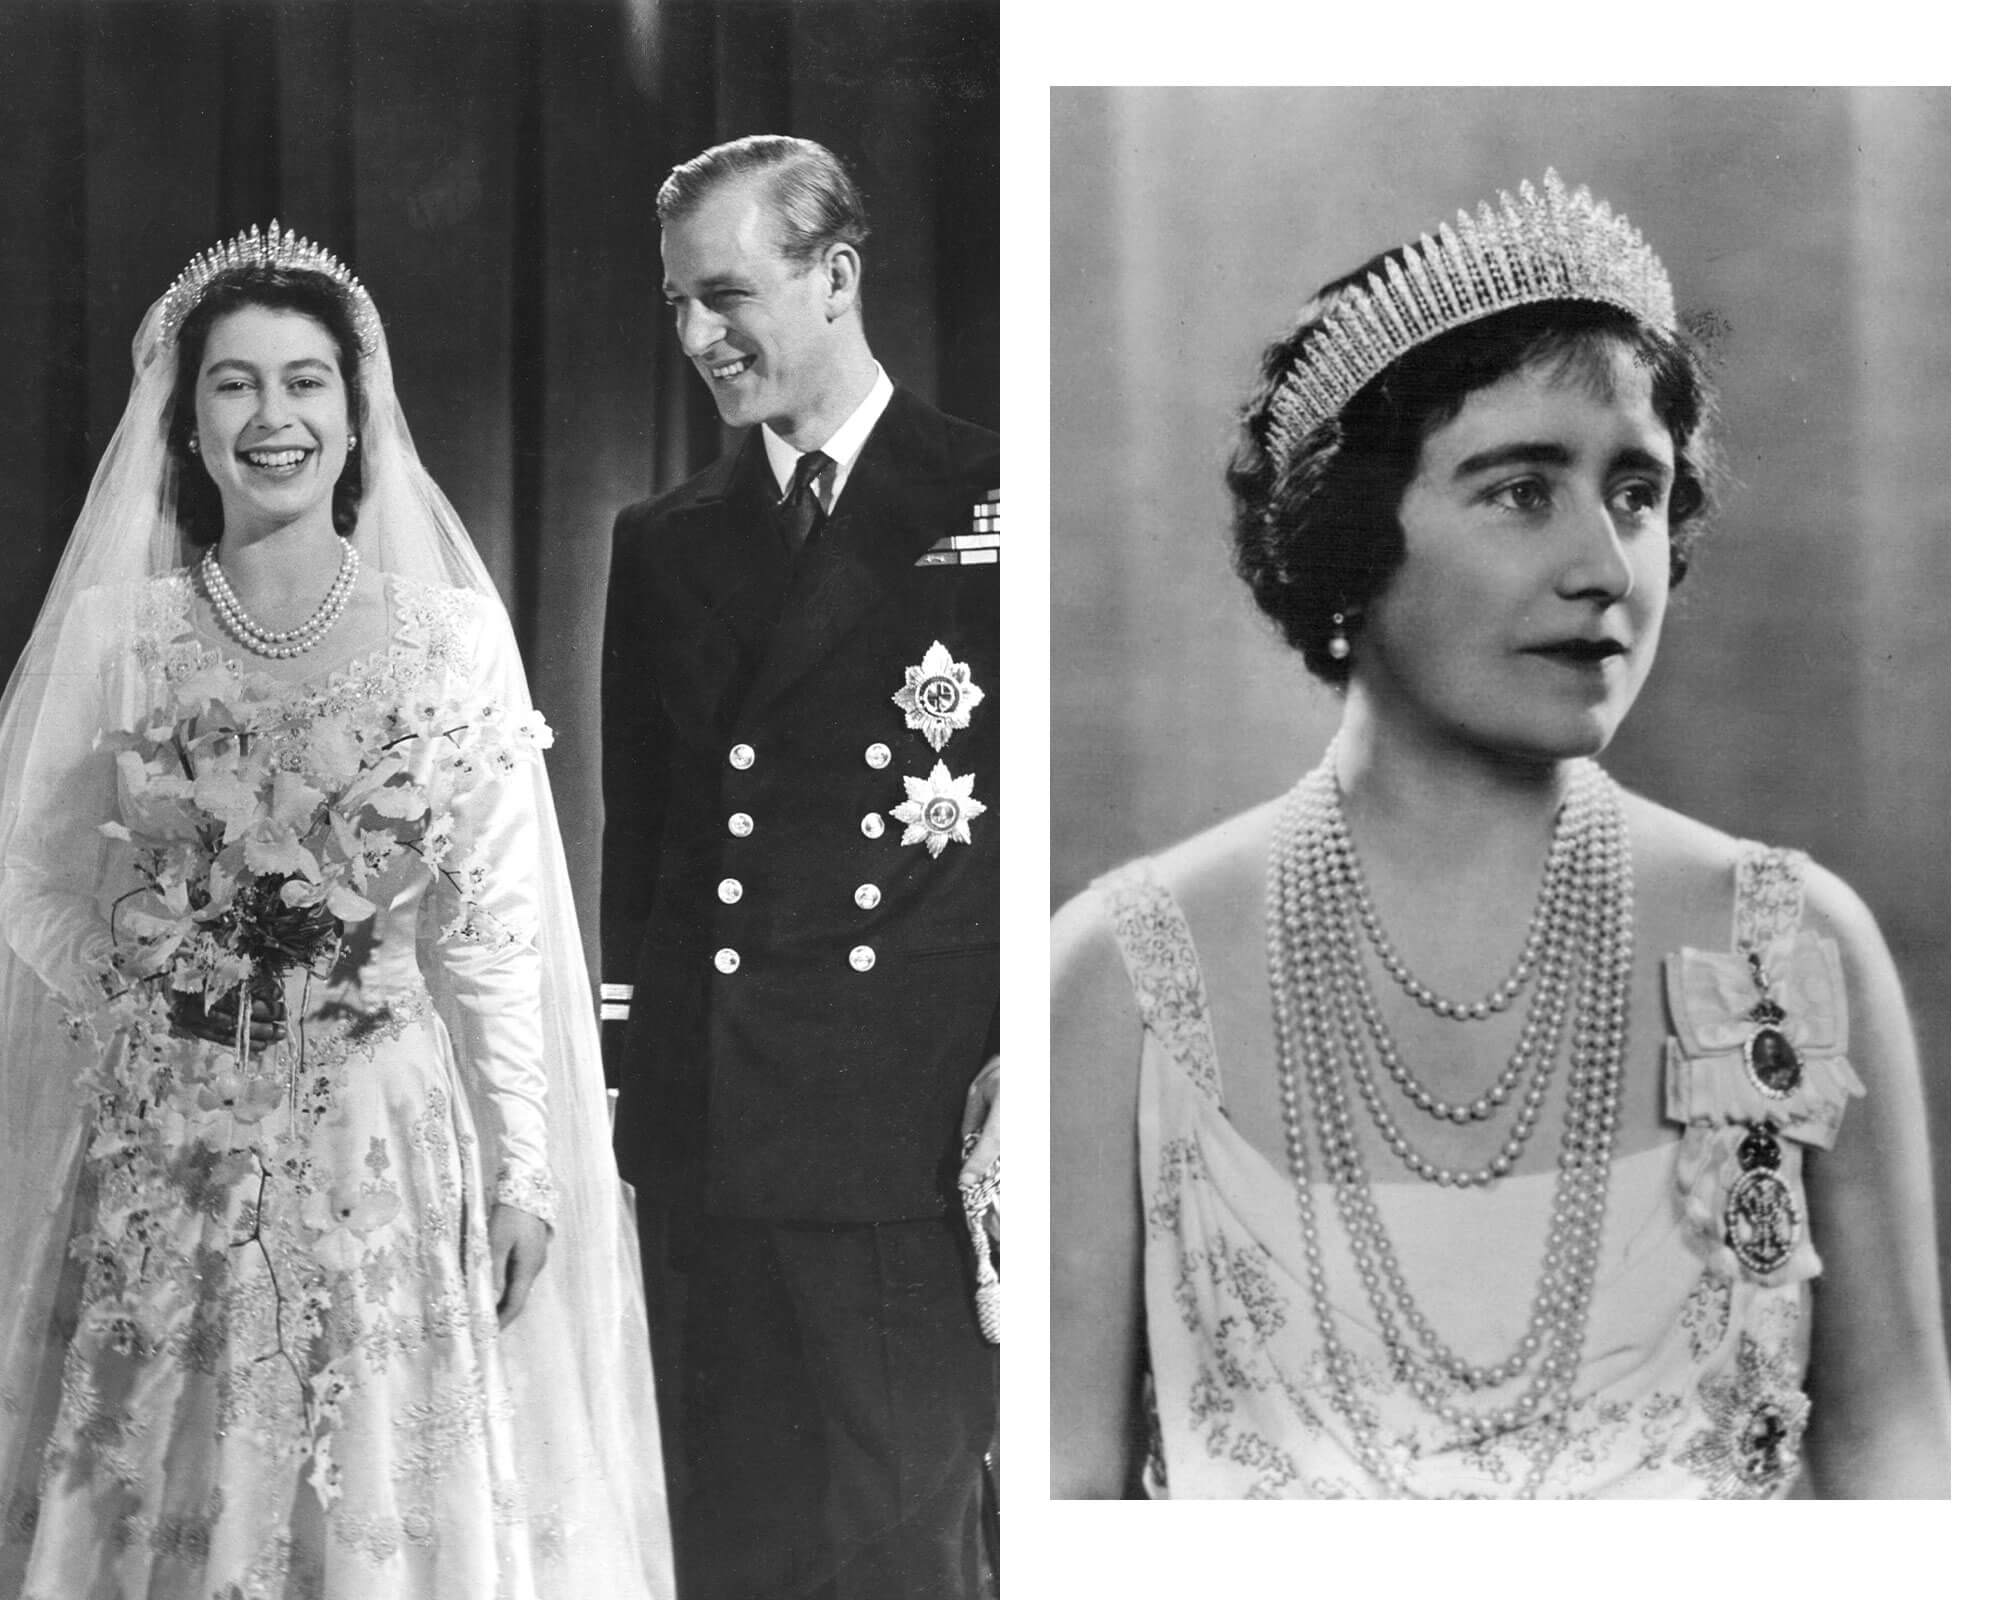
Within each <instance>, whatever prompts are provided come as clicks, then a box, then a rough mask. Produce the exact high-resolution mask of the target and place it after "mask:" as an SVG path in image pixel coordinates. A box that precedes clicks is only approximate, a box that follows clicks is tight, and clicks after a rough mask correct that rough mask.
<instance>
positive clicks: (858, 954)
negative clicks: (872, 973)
mask: <svg viewBox="0 0 2000 1600" xmlns="http://www.w3.org/2000/svg"><path fill="white" fill-rule="evenodd" d="M847 964H848V965H849V966H850V967H852V968H853V969H854V970H855V971H856V972H866V971H867V970H868V969H869V968H870V967H872V966H874V965H875V951H874V949H873V948H872V947H871V946H868V945H865V944H858V945H856V946H855V947H854V948H853V949H852V950H850V951H848V952H847Z"/></svg>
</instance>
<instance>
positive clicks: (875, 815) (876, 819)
mask: <svg viewBox="0 0 2000 1600" xmlns="http://www.w3.org/2000/svg"><path fill="white" fill-rule="evenodd" d="M744 831H745V832H748V831H749V830H748V829H745V830H744ZM861 831H862V833H863V834H865V835H866V836H867V837H868V838H870V839H879V838H881V837H882V813H881V812H879V811H871V812H869V813H868V815H867V816H865V817H863V818H862V819H861Z"/></svg>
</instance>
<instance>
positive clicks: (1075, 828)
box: [1049, 87, 1951, 1526]
mask: <svg viewBox="0 0 2000 1600" xmlns="http://www.w3.org/2000/svg"><path fill="white" fill-rule="evenodd" d="M1950 126H1951V97H1950V94H1949V93H1948V92H1947V91H1945V90H1942V89H1931V90H1924V89H1888V88H1881V89H1875V88H1860V89H1844V88H1818V89H1813V88H1798V89H1782V90H1759V89H1728V88H1714V89H1698V88H1693V89H1653V88H1631V89H1588V88H1540V89H1508V88H1497V87H1496V88H1465V89H1418V88H1372V89H1367V88H1325V89H1313V88H1287V89H1275V88H1272V89H1267V88H1198V87H1183V88H1164V87H1163V88H1145V87H1130V88H1118V87H1107V88H1086V87H1078V88H1067V87H1059V88H1057V89H1055V90H1054V91H1052V95H1051V124H1050V172H1051V205H1050V218H1051V221H1050V230H1051V250H1050V253H1051V275H1050V325H1051V326H1050V343H1051V348H1052V350H1053V351H1054V352H1056V356H1057V359H1055V360H1053V361H1052V370H1051V385H1050V437H1051V453H1050V523H1051V540H1050V552H1051V569H1052V583H1051V589H1052V596H1053V599H1052V608H1051V623H1050V638H1051V657H1050V682H1051V711H1050V717H1051V748H1050V761H1051V789H1052V793H1051V819H1050V855H1051V902H1052V905H1053V906H1054V907H1056V908H1057V910H1056V916H1055V922H1054V925H1053V933H1052V943H1053V950H1052V965H1053V997H1052V1028H1051V1060H1050V1086H1051V1124H1050V1166H1051V1189H1050V1235H1051V1263H1050V1273H1051V1277H1050V1307H1051V1350H1050V1388H1051V1395H1050V1411H1049V1418H1050V1423H1049V1425H1050V1432H1051V1437H1050V1449H1051V1493H1052V1495H1053V1496H1055V1497H1056V1498H1057V1499H1116V1498H1177V1499H1208V1500H1242V1499H1322V1498H1338V1499H1354V1498H1368V1499H1451V1498H1478V1499H1556V1498H1569V1499H1653V1500H1658V1499H1769V1498H1780V1497H1795V1498H1806V1497H1812V1498H1821V1499H1870V1500H1874V1499H1935V1498H1944V1497H1947V1496H1948V1495H1949V1493H1950V1488H1949V1448H1948V1444H1947V1415H1948V1398H1947V1377H1946V1348H1945V1327H1946V1320H1947V1310H1946V1300H1945V1278H1944V1271H1943V1267H1944V1261H1945V1252H1944V1244H1945V1240H1946V1237H1947V1232H1946V1230H1947V1225H1948V1220H1949V1208H1948V1196H1949V1192H1950V1191H1949V1185H1948V1177H1949V1174H1948V1159H1949V1141H1948V1138H1947V1129H1948V1127H1949V1119H1950V1106H1951V1094H1950V1077H1949V1063H1950V1050H1951V1030H1950V999H1951V994H1950V903H1951V900H1950V891H1951V880H1950V873H1951V851H1950V836H1949V779H1950V762H1949V715H1948V713H1949V701H1948V692H1947V691H1948V679H1947V672H1948V660H1947V655H1948V648H1947V647H1948V642H1949V637H1948V635H1949V609H1948V596H1949V563H1950V549H1949V537H1948V527H1949V498H1948V496H1949V479H1948V467H1949V454H1948V437H1949V419H1950V412H1949V400H1950V390H1949V380H1950V370H1951V367H1950V351H1951V338H1950V334H1951V330H1950V314H1951V313H1950V305H1951V302H1950V296H1949V256H1948V253H1947V251H1946V249H1945V248H1944V241H1945V240H1946V239H1947V238H1948V237H1949V233H1950V228H1949V222H1950V217H1949V165H1950V163H1949V154H1950ZM1232 1526H1234V1525H1233V1524H1232Z"/></svg>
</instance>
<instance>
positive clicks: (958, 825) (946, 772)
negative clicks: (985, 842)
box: [889, 761, 986, 859]
mask: <svg viewBox="0 0 2000 1600" xmlns="http://www.w3.org/2000/svg"><path fill="white" fill-rule="evenodd" d="M973 777H974V774H972V773H970V772H968V773H966V774H965V776H964V777H962V778H954V777H953V776H952V775H951V769H950V768H949V767H947V766H946V765H945V764H944V763H943V762H942V761H940V762H939V763H938V764H937V765H936V766H934V767H932V768H931V775H930V776H929V777H928V778H907V777H906V778H905V779H903V792H904V793H905V794H906V795H907V796H908V797H909V798H907V799H906V800H904V802H903V803H902V804H901V805H899V806H897V807H895V808H894V809H893V810H891V811H890V813H889V815H890V816H892V817H894V818H895V819H896V820H897V821H898V822H900V823H902V824H903V843H904V844H921V845H922V846H923V847H924V848H925V849H926V850H928V851H930V853H931V856H932V858H933V859H935V858H937V857H938V856H941V855H943V854H944V847H945V846H946V845H947V844H971V843H972V829H971V828H970V827H969V826H968V824H970V823H971V821H972V819H973V818H974V817H978V816H983V815H984V814H985V812H986V807H985V806H984V805H983V804H981V803H980V802H979V801H977V800H975V799H973V798H972V780H973Z"/></svg>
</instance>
